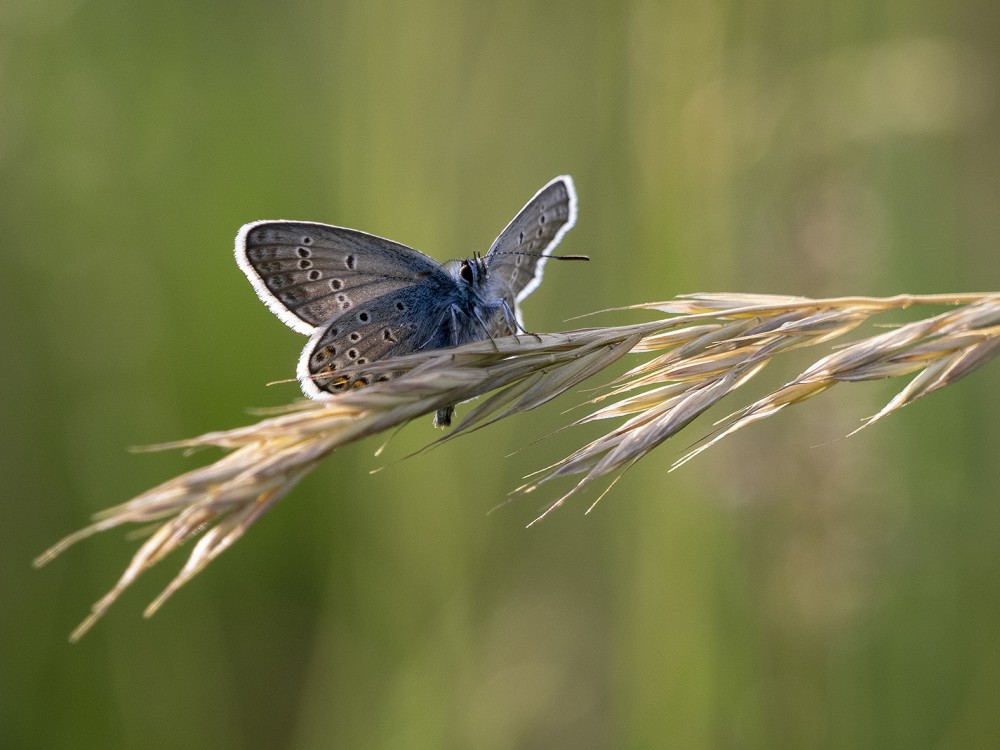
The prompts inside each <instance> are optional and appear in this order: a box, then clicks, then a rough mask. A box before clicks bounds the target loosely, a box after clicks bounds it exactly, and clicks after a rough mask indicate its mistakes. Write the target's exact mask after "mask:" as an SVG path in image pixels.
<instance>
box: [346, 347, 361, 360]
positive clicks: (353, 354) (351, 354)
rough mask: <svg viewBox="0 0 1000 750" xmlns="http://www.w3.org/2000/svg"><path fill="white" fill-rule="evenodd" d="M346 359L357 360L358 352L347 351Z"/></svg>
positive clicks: (355, 350)
mask: <svg viewBox="0 0 1000 750" xmlns="http://www.w3.org/2000/svg"><path fill="white" fill-rule="evenodd" d="M347 357H348V359H357V358H358V350H357V349H348V350H347Z"/></svg>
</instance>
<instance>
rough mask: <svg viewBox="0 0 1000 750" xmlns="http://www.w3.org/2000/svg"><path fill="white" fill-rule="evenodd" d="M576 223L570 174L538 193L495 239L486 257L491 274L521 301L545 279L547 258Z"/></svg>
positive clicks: (554, 181)
mask: <svg viewBox="0 0 1000 750" xmlns="http://www.w3.org/2000/svg"><path fill="white" fill-rule="evenodd" d="M574 223H576V190H575V188H574V187H573V180H572V178H570V177H569V176H568V175H563V176H562V177H556V178H555V179H554V180H552V181H551V182H549V183H548V184H547V185H546V186H545V187H543V188H542V189H541V190H539V191H538V192H537V193H536V194H535V196H534V197H533V198H532V199H531V200H530V201H528V203H527V204H526V205H525V207H524V208H522V209H521V211H520V212H519V213H518V214H517V216H515V217H514V219H513V220H512V221H511V222H510V224H508V225H507V227H506V228H505V229H504V230H503V231H502V232H501V233H500V236H499V237H497V238H496V240H495V241H494V243H493V245H492V246H491V247H490V251H489V253H488V254H487V255H486V262H487V266H488V268H489V273H490V275H491V276H493V277H494V278H497V279H499V280H500V281H502V282H503V283H504V284H505V285H506V286H507V288H508V289H509V290H510V292H511V294H512V295H513V297H514V299H515V300H516V301H517V302H520V301H521V300H523V299H524V298H525V297H527V296H528V295H529V294H531V292H533V291H534V290H535V287H537V286H538V284H539V283H540V282H541V280H542V268H543V267H544V265H545V261H546V260H547V259H548V258H547V256H548V255H549V253H551V252H552V250H553V249H554V248H555V246H556V245H558V244H559V241H560V240H561V239H562V238H563V235H564V234H566V232H568V231H569V230H570V229H571V228H572V226H573V224H574Z"/></svg>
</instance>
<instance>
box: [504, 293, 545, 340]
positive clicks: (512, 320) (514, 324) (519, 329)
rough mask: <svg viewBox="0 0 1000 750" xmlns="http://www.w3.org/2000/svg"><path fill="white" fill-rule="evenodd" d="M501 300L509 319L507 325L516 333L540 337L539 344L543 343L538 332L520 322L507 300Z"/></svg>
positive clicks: (506, 316)
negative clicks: (530, 329) (533, 331)
mask: <svg viewBox="0 0 1000 750" xmlns="http://www.w3.org/2000/svg"><path fill="white" fill-rule="evenodd" d="M500 302H501V304H502V305H503V315H504V318H505V319H506V321H507V327H508V328H509V329H510V330H511V331H512V332H513V333H514V334H515V335H517V334H518V333H526V334H528V335H529V336H534V337H535V338H536V339H538V343H539V344H540V343H542V337H541V336H539V335H538V334H537V333H532V332H531V331H529V330H528V329H527V328H525V327H524V326H523V325H521V324H520V323H519V322H518V320H517V316H516V315H515V314H514V311H513V310H511V309H510V305H508V304H507V300H501V301H500Z"/></svg>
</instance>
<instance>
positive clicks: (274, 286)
mask: <svg viewBox="0 0 1000 750" xmlns="http://www.w3.org/2000/svg"><path fill="white" fill-rule="evenodd" d="M291 283H292V277H291V276H289V275H288V274H285V273H276V274H275V275H274V276H268V277H267V288H268V289H270V290H271V291H272V292H276V291H278V290H279V289H281V287H283V286H288V285H289V284H291Z"/></svg>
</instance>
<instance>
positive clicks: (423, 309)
mask: <svg viewBox="0 0 1000 750" xmlns="http://www.w3.org/2000/svg"><path fill="white" fill-rule="evenodd" d="M454 289H455V287H454V282H451V281H450V279H449V284H448V285H440V286H439V285H438V284H437V283H436V279H435V280H434V281H432V282H430V283H422V284H413V285H410V286H407V287H405V288H402V289H397V290H396V291H393V292H390V293H388V294H383V295H381V296H379V297H375V298H373V299H370V300H366V301H364V302H362V303H360V304H359V305H357V306H356V307H352V308H351V309H350V310H349V311H347V312H345V313H344V314H342V315H340V316H339V317H338V318H336V319H334V320H333V321H331V322H330V323H329V324H328V325H326V326H324V327H322V328H317V329H316V331H315V333H313V335H312V336H311V337H310V339H309V343H307V344H306V347H305V349H303V350H302V356H301V357H300V359H299V364H298V368H297V370H296V377H297V378H298V379H299V382H300V383H301V384H302V390H303V392H304V393H305V394H306V395H307V396H309V397H310V398H323V397H324V395H326V394H331V393H337V392H339V391H343V390H347V389H348V388H360V387H362V386H366V385H370V384H371V383H373V382H377V381H381V380H388V379H390V378H392V377H394V376H395V375H396V373H392V372H385V371H381V372H375V373H372V372H370V371H367V370H366V368H365V366H366V365H369V364H371V363H373V362H377V361H380V360H383V359H388V358H389V357H396V356H401V355H404V354H411V353H413V352H415V351H419V350H421V349H439V348H442V347H446V346H454V345H455V343H456V342H454V341H450V340H448V338H449V336H450V335H451V331H452V330H453V326H451V325H449V323H450V321H449V320H448V316H449V314H450V310H451V303H452V301H453V300H454V298H455V294H454Z"/></svg>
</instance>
